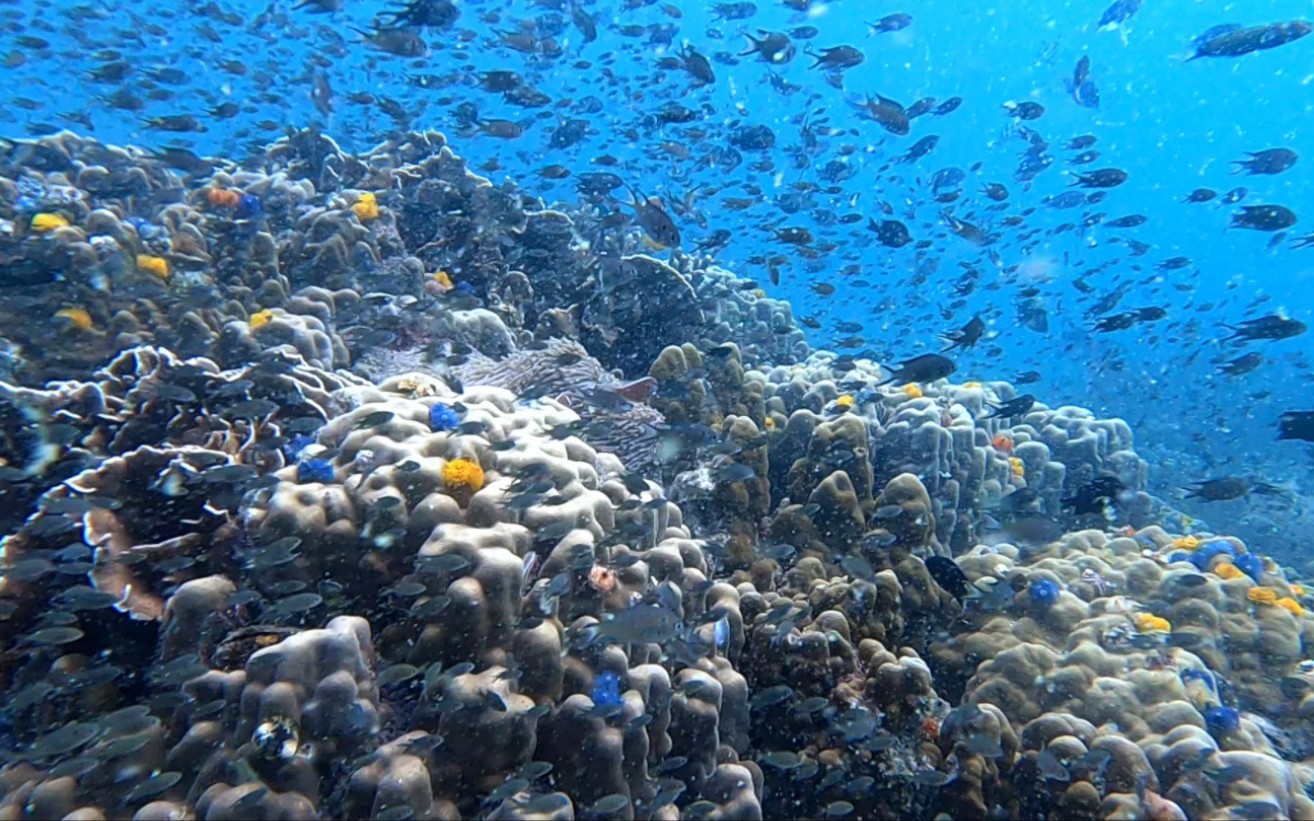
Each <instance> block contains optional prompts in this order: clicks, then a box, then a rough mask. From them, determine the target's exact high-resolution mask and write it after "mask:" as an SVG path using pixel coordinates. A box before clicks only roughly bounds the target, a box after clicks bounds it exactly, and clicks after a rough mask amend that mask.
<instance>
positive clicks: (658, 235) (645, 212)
mask: <svg viewBox="0 0 1314 821" xmlns="http://www.w3.org/2000/svg"><path fill="white" fill-rule="evenodd" d="M627 187H628V188H629V192H630V197H631V200H630V202H629V203H628V204H629V206H630V207H631V208H633V209H634V217H635V221H636V222H637V223H638V224H639V227H640V228H642V229H643V232H644V233H645V234H646V235H647V236H648V237H649V238H650V239H651V240H652V241H653V242H654V243H656V244H657V245H659V246H661V247H663V248H678V247H679V246H680V229H679V228H678V227H677V226H676V224H675V221H674V220H673V219H671V215H670V214H668V213H667V212H666V209H665V207H664V206H663V204H662V201H661V200H660V199H657V198H656V197H651V198H649V197H645V196H642V195H641V194H639V193H638V192H637V191H636V190H635V189H634V188H633V187H629V186H627Z"/></svg>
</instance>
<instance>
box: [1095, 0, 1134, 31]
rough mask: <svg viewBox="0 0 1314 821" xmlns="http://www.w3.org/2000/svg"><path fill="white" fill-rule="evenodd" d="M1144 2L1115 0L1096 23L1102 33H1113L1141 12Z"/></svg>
mask: <svg viewBox="0 0 1314 821" xmlns="http://www.w3.org/2000/svg"><path fill="white" fill-rule="evenodd" d="M1142 2H1143V0H1114V2H1113V3H1112V4H1110V5H1109V7H1108V8H1106V9H1105V10H1104V13H1103V14H1101V15H1100V19H1099V22H1098V23H1096V25H1097V26H1099V28H1100V30H1101V31H1111V30H1113V29H1116V28H1118V27H1119V26H1120V25H1122V24H1123V23H1125V22H1127V21H1128V20H1130V19H1131V18H1132V16H1133V15H1135V14H1136V12H1138V11H1140V10H1141V4H1142Z"/></svg>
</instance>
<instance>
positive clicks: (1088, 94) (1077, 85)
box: [1067, 55, 1100, 108]
mask: <svg viewBox="0 0 1314 821" xmlns="http://www.w3.org/2000/svg"><path fill="white" fill-rule="evenodd" d="M1067 86H1068V93H1069V94H1071V95H1072V99H1073V101H1074V102H1076V104H1077V105H1079V106H1081V107H1082V108H1099V107H1100V90H1099V88H1098V87H1097V86H1096V85H1095V81H1094V80H1092V79H1091V78H1090V57H1088V56H1086V55H1082V57H1081V59H1080V60H1078V61H1077V66H1076V68H1074V69H1073V71H1072V79H1071V80H1070V81H1069V82H1068V84H1067Z"/></svg>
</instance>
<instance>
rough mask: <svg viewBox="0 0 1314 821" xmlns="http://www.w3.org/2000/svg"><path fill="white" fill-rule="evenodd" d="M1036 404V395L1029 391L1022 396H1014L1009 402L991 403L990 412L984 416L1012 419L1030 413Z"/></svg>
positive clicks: (986, 417) (987, 417)
mask: <svg viewBox="0 0 1314 821" xmlns="http://www.w3.org/2000/svg"><path fill="white" fill-rule="evenodd" d="M1035 404H1036V397H1034V396H1032V395H1031V394H1029V393H1024V394H1022V395H1021V396H1017V397H1014V398H1013V399H1009V400H1008V401H1007V402H1003V403H1000V404H997V405H995V404H992V405H989V406H988V407H989V408H990V413H988V414H986V415H985V416H984V417H983V418H985V419H998V418H1003V419H1012V418H1013V417H1016V416H1025V415H1026V414H1028V413H1030V411H1031V409H1032V408H1033V407H1035Z"/></svg>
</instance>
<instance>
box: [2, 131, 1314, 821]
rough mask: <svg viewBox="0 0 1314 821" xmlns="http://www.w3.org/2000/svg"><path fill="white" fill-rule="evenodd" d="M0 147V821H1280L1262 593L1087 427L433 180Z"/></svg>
mask: <svg viewBox="0 0 1314 821" xmlns="http://www.w3.org/2000/svg"><path fill="white" fill-rule="evenodd" d="M25 145H26V146H28V151H27V156H26V158H25V160H24V161H23V162H18V161H16V159H15V156H14V155H13V153H12V152H13V151H14V149H13V148H12V147H6V148H4V149H3V150H4V151H5V152H6V153H5V155H4V158H5V163H4V164H3V165H0V219H4V220H5V221H6V222H7V223H12V230H9V231H5V232H3V233H0V254H3V255H4V256H5V258H6V259H12V260H15V262H13V264H12V265H11V267H10V269H8V274H7V275H8V276H10V278H11V280H12V283H13V285H14V287H15V288H18V289H20V290H21V291H22V296H21V298H15V299H13V300H8V299H6V300H3V301H0V319H3V320H4V322H3V323H0V324H2V325H3V327H4V329H5V331H4V332H5V334H6V337H7V339H6V340H5V341H6V343H7V344H6V347H5V350H6V351H8V352H9V353H8V354H7V358H6V359H5V364H4V372H3V374H0V375H2V376H3V377H4V379H3V380H2V381H0V472H2V477H0V478H2V479H3V484H4V491H3V492H4V498H5V505H4V506H3V513H0V519H2V520H3V523H4V532H5V533H6V534H7V535H6V536H5V538H4V541H3V546H2V552H0V619H3V622H4V625H5V630H4V631H3V633H2V634H0V658H2V659H3V664H0V687H2V688H3V690H4V692H5V695H6V701H5V706H4V708H3V710H0V715H2V716H3V719H4V726H5V732H4V749H5V753H6V759H5V764H4V766H3V767H2V768H0V818H38V817H39V818H47V817H50V818H110V817H132V818H140V819H152V818H198V819H224V818H255V817H259V818H307V817H322V818H375V819H381V820H382V819H402V818H430V819H439V818H460V817H490V818H571V817H622V818H680V817H691V818H700V817H701V818H764V817H830V818H840V817H846V816H853V817H910V816H914V817H928V818H929V817H936V816H937V814H943V815H944V816H947V817H955V818H958V817H961V818H1037V817H1064V818H1091V819H1095V818H1110V817H1115V818H1131V817H1156V818H1176V817H1188V816H1189V817H1245V818H1259V817H1263V818H1268V817H1293V818H1311V817H1314V802H1312V801H1311V799H1310V798H1309V792H1308V791H1309V789H1310V787H1311V786H1312V785H1314V770H1311V769H1310V766H1309V765H1308V764H1306V763H1304V762H1305V761H1307V760H1309V759H1310V757H1311V756H1314V737H1311V735H1310V732H1309V730H1308V724H1309V718H1310V716H1311V714H1314V661H1312V660H1311V656H1314V653H1312V652H1311V648H1310V646H1309V645H1310V642H1311V641H1312V640H1314V621H1311V617H1310V615H1309V613H1308V611H1307V608H1308V607H1309V606H1311V602H1310V597H1309V593H1308V591H1307V589H1306V588H1305V587H1304V586H1303V585H1302V584H1301V583H1300V580H1299V578H1298V577H1297V576H1296V574H1295V573H1294V571H1292V570H1290V569H1287V568H1283V567H1280V566H1278V565H1277V564H1276V563H1274V562H1272V561H1271V560H1270V559H1268V558H1267V557H1265V556H1263V555H1262V554H1261V553H1259V552H1258V551H1257V550H1256V549H1255V547H1257V546H1252V547H1248V546H1247V545H1244V544H1242V543H1241V541H1240V540H1238V539H1235V538H1233V537H1230V536H1228V535H1226V534H1221V533H1212V532H1208V531H1206V530H1205V529H1203V528H1195V529H1194V530H1193V532H1181V531H1182V530H1184V529H1186V528H1184V527H1182V526H1180V522H1181V521H1182V519H1181V517H1179V516H1174V515H1172V511H1171V510H1170V509H1169V508H1167V507H1166V506H1165V505H1164V504H1163V503H1161V502H1159V501H1158V500H1155V499H1153V498H1151V497H1150V496H1149V495H1148V494H1146V493H1145V492H1144V488H1145V483H1146V474H1147V465H1146V463H1145V461H1144V460H1142V459H1141V458H1140V457H1139V456H1137V454H1136V452H1135V450H1134V449H1133V442H1132V436H1131V431H1130V429H1129V428H1128V426H1127V425H1126V424H1125V423H1124V422H1122V421H1121V420H1117V419H1099V418H1096V417H1095V416H1094V415H1093V414H1091V413H1090V412H1088V411H1086V410H1084V409H1081V408H1076V407H1068V406H1063V407H1058V408H1050V407H1048V406H1046V405H1044V404H1043V403H1040V402H1037V403H1034V404H1033V405H1032V406H1031V407H1030V408H1029V409H1028V410H1027V411H1026V412H1025V413H1021V414H1019V415H1017V416H1014V417H1002V416H999V415H997V414H993V413H990V412H989V409H990V408H991V407H998V406H999V405H1000V403H1004V402H1007V401H1009V400H1012V399H1015V398H1017V392H1016V391H1015V389H1014V388H1013V387H1012V386H1011V385H1009V384H1007V383H1004V382H988V383H966V384H953V383H950V382H947V381H945V380H937V381H934V382H929V383H925V384H922V383H910V384H907V385H903V386H897V387H896V386H893V385H891V384H887V382H888V381H889V380H888V379H887V375H886V373H885V372H884V371H883V370H882V369H881V368H880V367H879V366H878V365H877V363H874V362H871V361H868V360H866V359H854V358H852V357H849V358H841V357H837V356H836V355H834V354H831V353H827V352H812V351H810V350H809V349H808V347H807V345H806V343H805V342H804V341H803V337H802V334H801V332H800V331H799V330H798V328H797V327H796V326H795V325H794V320H793V318H792V314H791V311H790V308H789V306H788V305H787V304H785V303H780V302H777V301H774V300H770V299H767V298H765V297H763V296H760V295H757V294H754V293H753V292H752V290H751V288H745V287H741V286H742V283H741V282H740V281H739V280H738V279H737V278H736V277H735V276H734V275H733V274H731V273H730V272H728V271H725V270H723V269H721V268H719V267H718V266H716V265H715V264H714V261H713V260H711V259H710V258H706V257H700V256H694V255H689V254H684V253H681V252H678V251H673V252H671V253H670V254H669V259H658V258H657V257H656V256H653V255H651V254H649V253H647V252H646V250H645V248H644V246H643V245H642V244H641V239H640V233H641V232H639V231H638V230H637V229H635V228H634V227H633V226H622V227H620V228H619V229H618V228H617V227H616V226H614V225H613V226H604V225H602V224H601V217H600V216H599V213H597V208H596V205H592V204H589V203H584V204H581V205H578V206H559V207H558V206H555V205H554V206H553V207H551V208H549V207H548V204H546V203H543V202H540V201H537V200H535V199H533V198H531V197H529V196H527V195H526V194H524V193H523V192H521V191H520V190H519V189H517V188H516V187H515V186H514V185H512V184H510V183H506V184H502V185H494V184H493V183H492V182H490V181H489V180H487V179H484V178H482V177H480V176H478V175H475V174H473V173H472V172H470V171H469V170H468V169H467V168H466V167H465V164H464V162H463V161H462V160H461V158H460V157H459V156H458V155H457V154H456V153H455V152H454V151H453V150H452V149H451V147H450V146H448V145H447V141H446V139H445V138H444V137H443V136H442V135H440V134H436V133H425V134H405V135H400V136H398V137H397V138H396V139H395V140H393V141H390V142H389V143H387V144H385V145H382V146H379V147H378V148H377V149H375V150H374V151H372V152H369V153H368V154H366V155H363V156H352V155H348V154H346V153H344V152H342V151H341V150H339V148H338V147H337V145H336V144H335V143H333V141H332V140H331V139H329V138H328V137H326V136H324V135H322V134H318V133H315V132H312V131H303V132H296V133H292V134H290V135H288V136H287V137H285V138H283V139H281V140H280V141H278V142H277V143H276V144H275V145H274V146H272V147H271V149H270V150H269V151H268V152H266V153H265V155H263V158H262V164H261V165H248V166H244V167H237V166H230V165H227V164H219V165H216V166H215V167H211V168H208V169H207V170H206V171H205V172H204V174H202V175H201V176H202V177H203V180H200V182H202V183H203V184H202V186H201V187H200V188H195V187H192V188H190V189H186V190H184V191H183V193H182V194H181V195H178V196H173V197H167V196H164V195H163V194H161V193H160V192H174V191H176V190H180V189H185V187H184V186H183V185H182V182H183V181H182V180H181V179H180V177H179V175H178V174H177V172H176V170H175V169H171V168H169V167H168V166H167V165H166V164H164V163H162V162H161V161H160V160H159V159H157V158H155V157H152V156H148V155H146V154H144V153H142V152H138V151H135V150H132V149H119V148H111V147H106V146H103V145H100V144H99V143H96V142H95V141H92V140H87V139H83V138H79V137H75V136H73V135H69V134H59V135H54V136H52V137H48V138H43V139H41V140H37V141H35V142H32V143H27V144H25ZM154 195H159V196H158V200H159V204H158V205H156V206H153V207H152V209H151V210H150V211H149V212H143V211H141V210H140V209H139V207H138V203H139V202H141V201H150V202H155V201H156V200H153V199H150V197H152V196H154ZM586 233H587V234H588V235H589V236H590V237H591V239H590V241H589V242H588V243H585V242H583V241H582V240H581V238H582V235H583V234H586ZM55 270H59V271H62V272H64V277H65V279H64V281H63V282H62V283H61V284H60V287H58V288H54V287H51V282H52V279H51V272H52V271H55ZM636 282H642V283H643V284H644V288H643V290H640V289H638V288H637V287H635V283H636ZM20 317H21V318H22V319H21V321H20ZM11 329H12V330H11Z"/></svg>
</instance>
